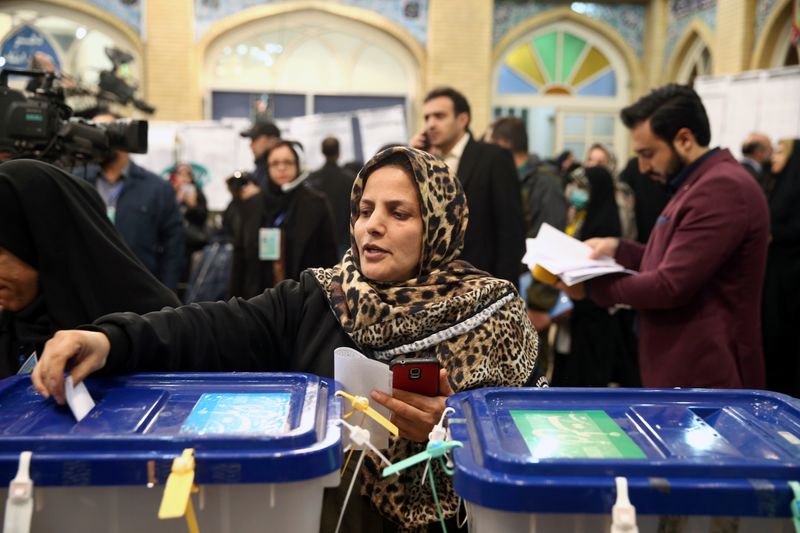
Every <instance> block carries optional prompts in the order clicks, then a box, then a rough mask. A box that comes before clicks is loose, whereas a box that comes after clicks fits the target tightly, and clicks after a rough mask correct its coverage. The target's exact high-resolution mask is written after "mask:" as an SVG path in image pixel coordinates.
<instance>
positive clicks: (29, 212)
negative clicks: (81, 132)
mask: <svg viewBox="0 0 800 533" xmlns="http://www.w3.org/2000/svg"><path fill="white" fill-rule="evenodd" d="M177 305H179V302H178V300H177V298H176V297H175V295H174V294H173V293H172V292H171V291H170V290H168V289H167V288H166V287H164V286H163V285H161V283H159V282H158V281H157V280H156V279H155V278H154V277H153V276H152V275H151V274H150V273H149V272H148V271H147V270H146V269H145V268H144V266H143V265H142V264H141V263H140V262H139V260H138V259H136V258H135V257H134V256H133V254H132V252H131V251H130V250H129V249H128V247H127V246H126V245H125V244H124V243H123V242H122V240H121V238H120V237H119V235H118V234H117V231H116V230H115V229H114V227H113V226H112V224H111V222H109V220H108V218H106V210H105V206H104V204H103V202H102V200H101V199H100V197H99V196H98V194H97V192H96V191H95V190H94V189H93V188H91V187H90V186H88V185H87V184H86V183H84V182H83V181H81V180H78V179H75V178H73V177H72V176H70V175H69V174H67V173H65V172H64V171H62V170H60V169H58V168H56V167H54V166H52V165H48V164H46V163H42V162H39V161H33V160H19V161H9V162H6V163H3V164H2V165H0V377H6V376H9V375H11V374H15V373H16V372H17V371H18V370H19V368H20V367H21V365H22V364H23V363H25V361H26V360H27V359H28V357H29V356H30V355H31V353H33V352H34V351H36V352H37V353H39V354H41V353H42V348H43V346H44V343H45V341H46V340H47V339H48V338H49V337H50V336H51V335H52V334H53V333H55V332H56V330H59V329H65V328H73V327H75V326H78V325H80V324H86V323H87V322H91V321H92V320H95V319H97V318H99V317H101V316H103V315H105V314H108V313H113V312H116V311H134V312H137V313H145V312H148V311H156V310H159V309H161V308H162V307H164V306H177Z"/></svg>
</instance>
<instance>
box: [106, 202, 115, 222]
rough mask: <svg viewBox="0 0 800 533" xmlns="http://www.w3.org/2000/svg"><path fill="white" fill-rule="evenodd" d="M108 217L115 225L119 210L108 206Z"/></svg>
mask: <svg viewBox="0 0 800 533" xmlns="http://www.w3.org/2000/svg"><path fill="white" fill-rule="evenodd" d="M106 216H107V217H108V220H110V221H111V223H112V224H113V223H114V218H115V217H116V216H117V208H116V207H115V206H113V205H109V206H106Z"/></svg>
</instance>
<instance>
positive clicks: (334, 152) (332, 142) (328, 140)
mask: <svg viewBox="0 0 800 533" xmlns="http://www.w3.org/2000/svg"><path fill="white" fill-rule="evenodd" d="M322 155H324V156H325V157H326V158H327V159H332V158H336V157H339V139H337V138H336V137H325V139H324V140H323V141H322Z"/></svg>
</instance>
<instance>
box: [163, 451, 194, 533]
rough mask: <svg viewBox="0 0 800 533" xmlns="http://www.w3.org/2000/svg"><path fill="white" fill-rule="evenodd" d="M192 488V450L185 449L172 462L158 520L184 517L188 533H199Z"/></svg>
mask: <svg viewBox="0 0 800 533" xmlns="http://www.w3.org/2000/svg"><path fill="white" fill-rule="evenodd" d="M192 492H196V488H195V487H194V449H193V448H186V449H185V450H183V453H182V454H181V456H180V457H176V458H175V460H174V461H172V472H171V473H170V475H169V477H168V478H167V483H166V485H165V486H164V496H163V498H162V499H161V507H160V508H159V509H158V518H160V519H162V520H163V519H165V518H180V517H182V516H186V525H187V527H188V529H189V533H199V531H200V529H199V528H198V526H197V517H196V516H195V514H194V506H193V505H192Z"/></svg>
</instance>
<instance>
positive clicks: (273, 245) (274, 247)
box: [258, 228, 281, 261]
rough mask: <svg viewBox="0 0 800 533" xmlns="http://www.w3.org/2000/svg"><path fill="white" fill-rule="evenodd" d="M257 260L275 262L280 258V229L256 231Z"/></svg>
mask: <svg viewBox="0 0 800 533" xmlns="http://www.w3.org/2000/svg"><path fill="white" fill-rule="evenodd" d="M258 258H259V259H261V260H262V261H277V260H278V259H280V258H281V229H280V228H261V229H259V230H258Z"/></svg>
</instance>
